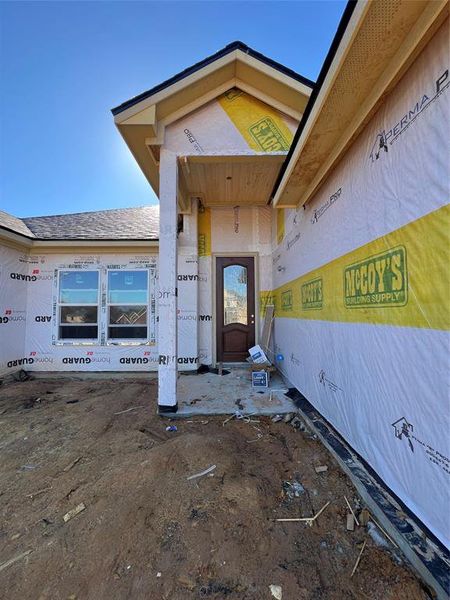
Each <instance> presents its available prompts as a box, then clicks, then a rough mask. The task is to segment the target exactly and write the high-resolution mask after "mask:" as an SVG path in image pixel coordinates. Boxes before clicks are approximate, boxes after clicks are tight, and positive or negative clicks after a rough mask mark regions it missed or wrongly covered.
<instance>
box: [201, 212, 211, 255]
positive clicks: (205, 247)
mask: <svg viewBox="0 0 450 600" xmlns="http://www.w3.org/2000/svg"><path fill="white" fill-rule="evenodd" d="M198 255H199V256H210V255H211V209H210V208H204V209H203V210H199V211H198Z"/></svg>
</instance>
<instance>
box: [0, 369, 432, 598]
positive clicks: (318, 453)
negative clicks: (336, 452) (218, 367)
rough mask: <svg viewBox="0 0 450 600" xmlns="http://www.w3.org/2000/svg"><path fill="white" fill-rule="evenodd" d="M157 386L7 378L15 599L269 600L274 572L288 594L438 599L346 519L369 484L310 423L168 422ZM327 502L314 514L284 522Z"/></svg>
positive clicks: (2, 417) (0, 445) (2, 559)
mask: <svg viewBox="0 0 450 600" xmlns="http://www.w3.org/2000/svg"><path fill="white" fill-rule="evenodd" d="M155 398H156V381H143V380H121V381H119V380H111V379H108V380H104V381H103V380H102V381H91V380H84V381H73V380H66V379H59V380H51V379H48V380H29V381H26V382H22V383H19V382H14V383H11V384H4V385H3V386H2V387H0V451H1V452H0V457H1V459H0V463H1V473H0V477H1V479H0V507H1V523H0V565H1V566H0V597H1V598H2V599H3V598H4V599H8V600H27V599H33V600H44V599H45V600H59V599H65V600H69V599H70V600H85V599H89V600H90V599H92V600H94V599H95V600H103V599H105V600H106V599H108V600H113V599H125V598H132V599H137V600H140V599H145V600H190V599H194V598H208V599H209V598H211V599H219V598H220V599H222V598H226V599H227V600H237V599H239V600H247V599H248V600H250V599H251V600H265V599H267V600H270V599H271V598H273V596H272V592H271V590H270V589H269V586H270V585H278V586H281V588H282V598H283V600H303V599H305V600H306V599H308V600H313V599H314V600H319V599H327V600H342V599H346V598H349V599H355V598H357V599H360V598H361V599H363V598H370V599H371V600H377V599H380V600H406V599H408V600H416V599H417V600H419V599H424V598H426V595H425V594H424V592H423V591H422V588H421V586H420V584H419V582H418V580H417V579H415V577H414V576H413V574H412V573H411V572H410V571H409V570H408V569H407V567H406V566H405V565H404V564H403V565H400V564H398V562H397V561H396V560H394V558H393V557H392V556H391V554H390V553H389V552H388V551H386V550H385V549H382V548H379V547H377V546H376V545H375V544H374V542H373V541H372V539H371V538H370V537H369V536H368V534H367V532H366V530H365V529H364V528H362V527H360V528H356V529H355V531H353V532H351V531H347V530H346V515H347V512H348V510H347V509H346V505H345V500H344V495H346V496H347V498H348V499H349V500H350V502H351V503H352V505H353V506H355V507H356V506H357V503H358V498H357V495H356V492H355V490H354V488H353V487H352V485H351V483H350V482H349V480H348V479H347V477H346V476H345V475H344V474H343V473H342V471H341V470H340V469H339V467H338V465H337V464H336V463H335V462H334V461H333V459H332V458H331V456H330V455H329V454H328V452H327V451H326V450H325V449H324V448H323V446H322V445H321V444H320V442H319V441H318V440H316V439H314V438H313V437H312V436H311V434H309V433H308V432H302V431H297V430H295V429H294V428H293V427H291V426H290V425H288V424H285V423H283V422H280V423H273V422H272V421H271V420H270V419H269V418H267V417H263V418H260V419H258V420H259V423H254V422H250V423H248V422H243V421H237V420H231V421H229V422H228V423H226V424H225V425H223V424H222V423H223V421H224V418H223V417H214V418H211V417H209V418H207V419H206V418H205V419H204V418H200V417H197V418H195V419H194V420H192V419H187V420H180V419H179V420H176V421H173V424H175V425H176V427H177V428H178V430H177V431H176V432H166V426H167V425H168V424H169V421H168V420H167V419H162V418H160V417H158V416H156V415H155V414H154V413H155V406H156V399H155ZM133 407H141V408H137V409H136V410H130V411H127V412H125V411H126V410H127V409H129V408H133ZM117 413H120V414H117ZM255 419H256V418H255ZM212 465H216V468H215V469H214V470H213V471H212V472H211V473H210V475H206V476H203V477H199V478H197V479H191V480H188V479H187V478H188V477H189V476H190V475H193V474H196V473H198V472H199V471H203V470H205V469H206V468H208V467H210V466H212ZM319 465H328V471H326V472H323V473H319V474H318V473H316V472H315V467H317V466H319ZM287 481H288V482H290V483H291V484H292V483H293V482H295V481H297V482H299V483H301V486H303V488H304V491H302V487H301V486H300V487H299V486H298V485H297V493H298V497H295V494H293V489H294V488H295V484H294V488H293V487H292V485H288V484H286V483H284V482H287ZM328 501H330V504H329V506H328V507H327V508H326V509H325V510H324V511H323V513H322V514H321V515H320V516H319V517H318V518H317V520H316V521H315V523H314V525H313V526H312V527H309V526H308V525H307V524H305V523H304V522H288V523H284V522H277V521H275V519H276V518H283V517H291V518H292V517H301V516H311V515H313V514H316V513H317V512H318V511H319V510H320V508H321V507H322V506H323V505H324V504H326V503H327V502H328ZM80 503H84V505H85V509H84V510H83V511H82V512H80V513H79V514H78V515H76V516H74V517H73V518H72V519H70V520H69V521H67V522H65V521H64V519H63V516H64V515H65V514H66V513H67V512H68V511H69V510H71V509H73V508H75V507H76V506H77V505H79V504H80ZM364 540H367V544H366V547H365V549H364V552H363V554H362V557H361V562H360V564H359V566H358V569H357V571H356V573H355V575H354V576H353V577H350V575H351V572H352V569H353V567H354V565H355V562H356V559H357V557H358V554H359V552H360V549H361V544H362V543H363V542H364ZM25 552H29V553H28V554H27V555H26V556H23V553H25ZM16 557H19V559H18V560H16V561H15V562H13V563H9V564H8V563H7V561H10V560H11V559H14V558H16ZM5 563H7V564H6V566H5Z"/></svg>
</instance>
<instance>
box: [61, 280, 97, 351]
mask: <svg viewBox="0 0 450 600" xmlns="http://www.w3.org/2000/svg"><path fill="white" fill-rule="evenodd" d="M98 305H99V272H98V271H85V270H81V269H80V270H62V271H59V279H58V339H59V340H68V341H70V340H86V341H89V340H92V341H97V339H98V318H99V308H98Z"/></svg>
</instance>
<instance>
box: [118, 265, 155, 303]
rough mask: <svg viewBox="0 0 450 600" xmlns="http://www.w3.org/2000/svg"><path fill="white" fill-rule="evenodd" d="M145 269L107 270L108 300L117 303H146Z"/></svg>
mask: <svg viewBox="0 0 450 600" xmlns="http://www.w3.org/2000/svg"><path fill="white" fill-rule="evenodd" d="M147 290H148V273H147V271H109V273H108V302H113V303H114V304H118V303H119V302H123V303H124V304H141V303H142V304H147V302H148V291H147Z"/></svg>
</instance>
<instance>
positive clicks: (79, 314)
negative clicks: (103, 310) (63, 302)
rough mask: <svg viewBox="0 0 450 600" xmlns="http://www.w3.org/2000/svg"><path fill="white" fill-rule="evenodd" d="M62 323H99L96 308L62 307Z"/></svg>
mask: <svg viewBox="0 0 450 600" xmlns="http://www.w3.org/2000/svg"><path fill="white" fill-rule="evenodd" d="M60 310H61V313H60V317H61V318H60V323H61V324H63V323H97V307H96V306H61V309H60Z"/></svg>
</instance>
